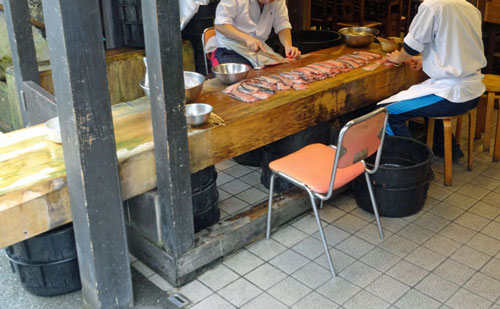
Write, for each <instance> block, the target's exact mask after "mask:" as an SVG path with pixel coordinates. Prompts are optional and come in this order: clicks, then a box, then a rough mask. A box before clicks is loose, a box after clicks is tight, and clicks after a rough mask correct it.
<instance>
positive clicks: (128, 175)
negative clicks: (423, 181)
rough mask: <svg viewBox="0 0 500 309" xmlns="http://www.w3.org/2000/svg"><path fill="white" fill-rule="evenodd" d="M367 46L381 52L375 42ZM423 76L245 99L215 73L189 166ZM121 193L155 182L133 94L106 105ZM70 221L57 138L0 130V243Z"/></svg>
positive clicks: (381, 77) (192, 133)
mask: <svg viewBox="0 0 500 309" xmlns="http://www.w3.org/2000/svg"><path fill="white" fill-rule="evenodd" d="M371 50H372V51H375V52H380V50H379V49H378V45H377V44H372V46H371ZM353 51H354V50H353V49H350V48H346V47H345V46H340V47H334V48H330V49H326V50H321V51H318V52H314V53H311V54H309V55H306V56H305V57H303V58H302V59H301V60H298V61H295V62H293V63H289V64H284V65H279V66H275V67H271V68H267V69H265V70H262V71H252V72H251V73H250V76H252V75H271V74H275V73H279V72H280V71H288V70H291V69H293V68H296V67H301V66H304V65H307V64H310V63H313V62H317V61H322V60H327V59H335V58H337V57H339V56H340V55H342V54H346V53H350V52H353ZM423 79H424V75H423V74H422V73H418V72H414V71H411V70H410V69H408V68H407V67H406V66H400V67H395V68H386V67H380V68H378V69H376V70H375V71H372V72H369V71H364V70H362V69H357V70H353V71H351V72H348V73H342V74H339V75H337V76H336V77H334V78H329V79H326V80H323V81H318V82H315V83H312V84H309V88H308V89H307V90H302V91H293V90H291V91H283V92H279V93H277V94H275V95H274V96H272V97H271V98H270V99H268V100H264V101H259V102H256V103H252V104H247V103H243V102H239V101H237V100H234V99H232V98H230V97H228V96H227V95H225V94H223V93H222V92H221V91H222V90H223V89H224V87H225V86H224V85H222V84H220V83H219V82H218V81H217V80H215V79H213V80H209V81H207V82H206V83H205V85H204V89H203V92H202V95H201V97H200V99H199V101H200V102H206V103H210V104H211V105H212V106H213V107H214V112H215V113H216V114H217V115H219V116H220V117H222V118H223V119H224V121H225V126H224V125H210V124H207V125H204V126H203V127H199V128H190V129H189V130H188V140H189V154H179V155H189V156H190V164H191V171H192V172H196V171H199V170H201V169H203V168H205V167H207V166H210V165H214V164H216V163H218V162H221V161H223V160H225V159H228V158H232V157H234V156H236V155H239V154H242V153H245V152H247V151H250V150H252V149H256V148H258V147H261V146H263V145H266V144H269V143H271V142H273V141H276V140H278V139H281V138H283V137H285V136H288V135H291V134H294V133H296V132H298V131H300V130H303V129H305V128H307V127H310V126H313V125H315V124H317V123H319V122H322V121H327V120H329V119H332V118H334V117H336V116H339V115H342V114H344V113H347V112H349V111H352V110H355V109H358V108H360V107H363V106H366V105H369V104H373V103H375V102H377V101H379V100H381V99H383V98H385V97H388V96H389V95H392V94H394V93H396V92H398V91H400V90H402V89H406V88H408V87H409V86H410V85H412V84H415V83H417V82H420V81H422V80H423ZM113 123H114V129H115V137H116V145H117V156H118V162H119V165H120V179H121V192H122V197H123V199H124V200H125V199H128V198H131V197H134V196H137V195H139V194H142V193H145V192H147V191H149V190H152V189H154V188H155V187H156V172H155V162H154V151H153V140H152V128H151V118H150V110H149V102H148V100H147V98H145V97H143V98H140V99H138V100H135V101H132V102H127V103H123V104H118V105H115V106H114V108H113ZM70 221H71V210H70V206H69V196H68V190H67V187H66V173H65V167H64V160H63V154H62V146H61V145H59V144H55V143H53V142H51V141H50V140H48V139H47V135H46V131H45V130H44V128H43V125H39V126H34V127H30V128H26V129H22V130H18V131H15V132H11V133H8V134H5V135H4V136H3V137H1V138H0V235H1V236H0V248H2V247H5V246H8V245H10V244H13V243H16V242H19V241H22V240H24V239H27V238H30V237H32V236H35V235H37V234H40V233H42V232H45V231H48V230H50V229H52V228H55V227H57V226H60V225H62V224H64V223H67V222H70Z"/></svg>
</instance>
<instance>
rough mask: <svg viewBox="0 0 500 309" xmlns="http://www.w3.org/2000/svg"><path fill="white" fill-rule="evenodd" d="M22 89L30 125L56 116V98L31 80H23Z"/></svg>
mask: <svg viewBox="0 0 500 309" xmlns="http://www.w3.org/2000/svg"><path fill="white" fill-rule="evenodd" d="M22 89H23V93H24V102H25V103H26V109H27V110H29V111H30V112H29V113H28V123H29V125H30V126H32V125H36V124H39V123H43V122H45V121H47V120H49V119H50V118H53V117H56V116H57V105H56V98H55V97H54V96H53V95H52V94H51V93H50V92H48V91H47V90H45V89H43V88H42V87H40V86H39V85H37V84H35V83H34V82H32V81H28V82H23V88H22Z"/></svg>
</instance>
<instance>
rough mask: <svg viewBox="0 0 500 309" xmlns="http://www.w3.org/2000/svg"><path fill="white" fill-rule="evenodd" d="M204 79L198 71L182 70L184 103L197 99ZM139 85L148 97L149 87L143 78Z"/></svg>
mask: <svg viewBox="0 0 500 309" xmlns="http://www.w3.org/2000/svg"><path fill="white" fill-rule="evenodd" d="M205 80H206V78H205V76H203V75H201V74H200V73H196V72H190V71H184V89H185V92H184V97H185V102H186V103H191V102H195V101H196V100H197V99H198V97H199V96H200V93H201V90H202V89H203V83H204V82H205ZM139 86H141V88H142V90H144V93H145V94H146V95H147V96H148V97H149V87H146V86H145V84H144V80H142V81H141V82H139Z"/></svg>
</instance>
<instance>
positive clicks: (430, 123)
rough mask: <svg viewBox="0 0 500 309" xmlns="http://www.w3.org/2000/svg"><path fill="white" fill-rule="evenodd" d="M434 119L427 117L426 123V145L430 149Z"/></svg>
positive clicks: (432, 140) (432, 142) (432, 139)
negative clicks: (427, 121)
mask: <svg viewBox="0 0 500 309" xmlns="http://www.w3.org/2000/svg"><path fill="white" fill-rule="evenodd" d="M435 123H436V121H435V120H434V119H433V118H429V124H428V125H427V146H429V147H430V148H431V149H432V146H433V144H434V124H435Z"/></svg>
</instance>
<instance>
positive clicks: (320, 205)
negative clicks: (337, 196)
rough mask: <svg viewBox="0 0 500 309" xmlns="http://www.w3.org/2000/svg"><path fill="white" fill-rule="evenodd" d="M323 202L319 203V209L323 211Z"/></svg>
mask: <svg viewBox="0 0 500 309" xmlns="http://www.w3.org/2000/svg"><path fill="white" fill-rule="evenodd" d="M323 202H324V201H323V200H320V203H319V209H323Z"/></svg>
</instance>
